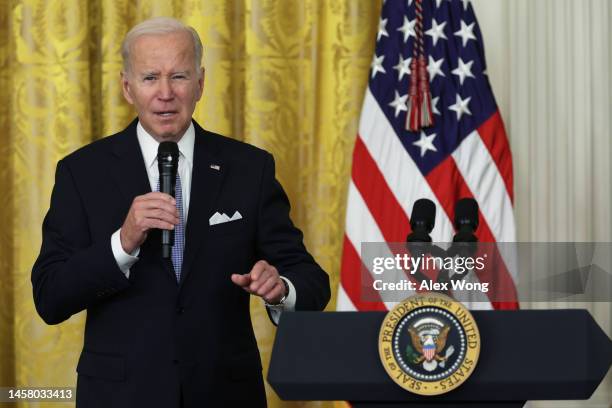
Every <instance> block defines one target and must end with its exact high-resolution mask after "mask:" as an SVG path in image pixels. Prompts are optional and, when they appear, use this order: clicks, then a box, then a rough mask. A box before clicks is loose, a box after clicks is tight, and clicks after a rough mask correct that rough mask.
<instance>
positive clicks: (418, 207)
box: [406, 198, 436, 242]
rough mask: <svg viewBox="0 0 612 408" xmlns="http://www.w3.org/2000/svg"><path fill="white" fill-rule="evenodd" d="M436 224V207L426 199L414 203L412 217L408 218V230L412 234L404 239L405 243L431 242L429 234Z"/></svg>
mask: <svg viewBox="0 0 612 408" xmlns="http://www.w3.org/2000/svg"><path fill="white" fill-rule="evenodd" d="M435 222H436V205H435V204H434V203H433V201H431V200H428V199H427V198H421V199H419V200H416V201H415V202H414V206H413V207H412V215H411V216H410V228H411V229H412V232H411V233H410V234H408V237H406V241H407V242H431V237H430V236H429V233H430V232H431V231H432V230H433V228H434V225H435Z"/></svg>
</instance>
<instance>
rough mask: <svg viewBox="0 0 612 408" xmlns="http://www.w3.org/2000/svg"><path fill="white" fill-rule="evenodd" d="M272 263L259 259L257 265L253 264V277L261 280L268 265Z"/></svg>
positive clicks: (255, 279)
mask: <svg viewBox="0 0 612 408" xmlns="http://www.w3.org/2000/svg"><path fill="white" fill-rule="evenodd" d="M269 266H270V265H268V263H267V262H266V261H257V262H256V263H255V265H253V268H252V269H251V272H250V274H251V279H252V280H254V281H257V280H259V278H260V277H261V274H262V273H263V272H264V271H265V270H266V268H267V267H269Z"/></svg>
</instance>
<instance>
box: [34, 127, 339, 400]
mask: <svg viewBox="0 0 612 408" xmlns="http://www.w3.org/2000/svg"><path fill="white" fill-rule="evenodd" d="M136 123H137V122H136V121H134V122H133V123H132V124H130V126H128V128H126V129H125V130H124V131H122V132H120V133H118V134H116V135H113V136H110V137H106V138H103V139H101V140H98V141H96V142H94V143H91V144H89V145H87V146H85V147H83V148H81V149H79V150H77V151H76V152H74V153H72V154H70V155H69V156H67V157H65V158H64V159H62V160H61V161H60V162H59V163H58V165H57V170H56V179H55V186H54V188H53V193H52V196H51V204H50V208H49V211H48V213H47V215H46V217H45V220H44V223H43V242H42V247H41V251H40V255H39V257H38V259H37V260H36V263H35V264H34V267H33V270H32V284H33V291H34V301H35V304H36V309H37V311H38V313H39V314H40V316H41V317H42V318H43V319H44V320H45V322H47V323H49V324H57V323H60V322H62V321H64V320H66V319H68V318H69V317H70V316H71V315H73V314H75V313H78V312H80V311H82V310H87V321H86V326H85V335H84V345H83V351H82V353H81V356H80V359H79V363H78V366H77V371H78V382H77V405H78V406H80V407H104V408H108V407H113V408H120V407H126V408H127V407H130V408H133V407H163V408H172V407H178V406H180V404H181V403H180V402H179V401H180V400H182V406H185V407H204V406H232V405H233V404H234V403H248V404H249V406H265V393H264V388H263V379H262V373H261V360H260V356H259V351H258V348H257V344H256V341H255V336H254V333H253V328H252V324H251V320H250V313H249V294H248V293H246V292H245V291H244V290H242V289H241V288H239V287H237V286H236V285H234V284H233V283H232V281H231V279H230V275H231V274H233V273H247V272H249V270H250V269H251V268H252V266H253V264H254V263H255V262H256V261H257V260H259V259H265V260H267V261H268V262H269V263H270V264H272V265H274V266H276V268H277V269H278V270H279V272H280V274H281V275H283V276H285V277H287V278H288V279H289V280H291V282H292V283H293V285H294V286H295V288H296V293H297V303H296V309H297V310H322V309H323V308H324V307H325V305H326V304H327V302H328V301H329V297H330V289H329V279H328V276H327V274H326V273H325V272H324V271H323V270H322V269H321V268H320V267H319V265H317V263H316V262H315V261H314V260H313V258H312V257H311V256H310V255H309V254H308V252H307V251H306V249H305V247H304V245H303V244H302V233H301V232H300V231H299V230H298V229H297V228H296V227H295V226H294V225H293V224H292V222H291V220H290V218H289V202H288V199H287V196H286V195H285V193H284V191H283V189H282V187H281V186H280V184H279V183H278V182H277V181H276V179H275V177H274V160H273V158H272V156H271V155H270V154H269V153H267V152H265V151H263V150H260V149H258V148H255V147H253V146H250V145H248V144H245V143H241V142H238V141H235V140H232V139H229V138H226V137H223V136H219V135H216V134H214V133H211V132H208V131H206V130H203V129H202V128H201V127H200V126H199V125H198V124H197V123H195V122H194V126H195V130H196V137H195V148H194V163H193V175H192V185H191V199H190V205H189V217H188V220H187V225H186V233H185V234H186V238H185V240H186V247H185V252H184V260H183V268H182V277H181V281H180V282H178V283H177V281H176V278H175V275H174V271H173V268H172V264H171V262H170V261H169V260H164V259H162V257H161V250H160V233H159V231H152V232H151V233H150V234H149V236H148V237H147V240H146V241H145V243H144V244H143V245H142V246H141V248H140V254H139V258H140V259H139V261H138V262H136V264H134V265H133V266H132V267H131V268H130V277H129V279H127V278H126V277H125V275H124V274H123V273H122V272H121V270H120V269H119V268H118V266H117V263H116V261H115V258H114V256H113V253H112V250H111V243H110V241H111V239H110V237H111V235H112V234H113V232H115V231H116V230H117V229H119V228H120V227H121V225H122V224H123V221H124V219H125V217H126V215H127V213H128V210H129V208H130V206H131V204H132V201H133V199H134V198H135V197H136V196H137V195H142V194H145V193H147V192H149V191H151V189H150V185H149V181H148V178H147V173H146V170H145V167H144V160H143V157H142V153H141V151H140V146H139V144H138V140H137V137H136ZM211 165H212V166H213V167H216V166H218V167H217V169H216V168H213V167H211ZM217 211H218V212H220V213H226V214H228V215H229V216H230V217H231V216H232V214H233V213H234V212H235V211H239V212H240V214H241V215H242V219H241V220H238V221H233V222H228V223H223V224H217V225H212V226H211V225H209V221H208V220H209V218H210V216H211V215H212V214H214V213H215V212H217ZM262 307H263V306H262Z"/></svg>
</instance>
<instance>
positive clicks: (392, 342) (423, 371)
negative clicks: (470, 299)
mask: <svg viewBox="0 0 612 408" xmlns="http://www.w3.org/2000/svg"><path fill="white" fill-rule="evenodd" d="M378 350H379V353H380V359H381V361H382V364H383V366H384V368H385V370H386V371H387V373H388V374H389V376H390V377H391V379H393V381H395V382H396V383H397V384H398V385H399V386H400V387H402V388H404V389H406V390H408V391H410V392H413V393H415V394H419V395H440V394H445V393H447V392H449V391H452V390H454V389H455V388H457V387H459V386H460V385H461V384H463V383H464V382H465V381H466V380H467V379H468V378H469V376H470V375H471V374H472V373H473V372H474V368H475V367H476V363H477V362H478V356H479V354H480V332H479V331H478V327H477V325H476V322H475V320H474V317H473V316H472V314H471V313H470V312H469V310H468V309H467V308H466V307H465V306H463V305H462V304H461V303H460V302H457V301H455V300H453V299H451V298H449V297H448V296H445V295H442V294H438V293H424V294H419V295H415V296H412V297H409V298H407V299H405V300H404V301H402V302H401V303H399V304H398V305H397V306H395V307H394V308H393V309H392V310H390V311H389V313H388V314H387V316H386V317H385V319H384V321H383V324H382V326H381V328H380V334H379V337H378Z"/></svg>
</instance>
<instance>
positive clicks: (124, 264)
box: [111, 228, 295, 306]
mask: <svg viewBox="0 0 612 408" xmlns="http://www.w3.org/2000/svg"><path fill="white" fill-rule="evenodd" d="M120 233H121V228H119V229H118V230H117V231H115V232H114V233H113V235H111V249H112V250H113V256H114V257H115V261H116V262H117V266H118V267H119V269H120V270H121V272H123V274H124V275H125V277H126V278H128V279H129V277H130V268H131V267H132V265H134V264H135V263H136V262H137V261H138V259H139V258H138V254H139V253H140V248H136V249H135V250H134V251H133V252H132V253H131V254H128V253H127V252H125V251H124V250H123V247H122V246H121V235H120ZM294 306H295V304H294Z"/></svg>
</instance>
